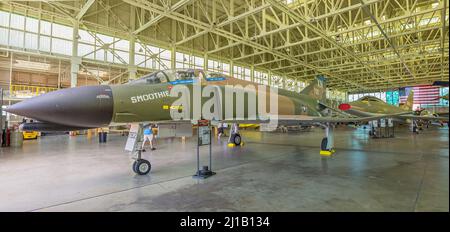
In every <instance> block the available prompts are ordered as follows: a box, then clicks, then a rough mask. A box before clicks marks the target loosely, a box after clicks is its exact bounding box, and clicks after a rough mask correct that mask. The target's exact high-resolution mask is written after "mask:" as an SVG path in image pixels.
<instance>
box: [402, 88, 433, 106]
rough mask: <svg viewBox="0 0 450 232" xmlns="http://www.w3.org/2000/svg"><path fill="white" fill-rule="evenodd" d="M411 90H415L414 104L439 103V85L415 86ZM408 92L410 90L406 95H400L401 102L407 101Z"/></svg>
mask: <svg viewBox="0 0 450 232" xmlns="http://www.w3.org/2000/svg"><path fill="white" fill-rule="evenodd" d="M411 90H412V91H414V104H439V86H432V85H422V86H414V87H412V89H411ZM411 90H410V91H411ZM408 94H409V91H408V93H407V94H406V95H405V96H400V103H405V102H406V99H407V98H408Z"/></svg>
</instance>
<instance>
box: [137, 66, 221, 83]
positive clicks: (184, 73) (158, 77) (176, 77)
mask: <svg viewBox="0 0 450 232" xmlns="http://www.w3.org/2000/svg"><path fill="white" fill-rule="evenodd" d="M218 77H220V78H222V79H225V78H224V75H223V74H221V73H216V72H211V73H207V74H205V72H203V70H200V69H168V70H161V71H156V72H153V73H150V74H148V75H145V76H143V77H141V78H140V79H137V80H134V81H131V82H129V84H132V85H139V84H159V83H167V82H169V83H174V84H177V83H192V81H193V80H200V79H205V80H207V81H209V80H211V78H213V79H214V78H216V79H217V78H218ZM216 79H214V80H216ZM222 79H221V80H222Z"/></svg>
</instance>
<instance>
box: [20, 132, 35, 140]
mask: <svg viewBox="0 0 450 232" xmlns="http://www.w3.org/2000/svg"><path fill="white" fill-rule="evenodd" d="M22 134H23V139H37V137H38V135H39V132H37V131H24V132H22Z"/></svg>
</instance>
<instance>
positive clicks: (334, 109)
mask: <svg viewBox="0 0 450 232" xmlns="http://www.w3.org/2000/svg"><path fill="white" fill-rule="evenodd" d="M318 104H319V105H320V106H321V107H323V108H327V109H329V110H331V111H333V112H335V113H338V114H340V115H343V116H349V117H352V116H353V115H351V114H349V113H345V111H342V110H339V109H336V108H333V107H331V106H328V105H326V104H324V103H321V102H319V103H318Z"/></svg>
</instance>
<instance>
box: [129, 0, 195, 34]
mask: <svg viewBox="0 0 450 232" xmlns="http://www.w3.org/2000/svg"><path fill="white" fill-rule="evenodd" d="M192 1H195V0H180V1H178V2H176V3H175V4H173V5H172V6H170V7H169V9H167V11H168V12H174V11H178V10H179V9H181V8H183V7H185V6H186V5H187V4H189V3H190V2H192ZM163 18H164V16H163V15H161V14H160V15H157V16H155V17H154V18H152V19H150V21H148V22H147V23H145V24H144V25H142V26H140V27H139V28H138V29H136V30H135V31H133V34H135V35H137V34H139V33H141V32H142V31H144V30H145V29H147V28H149V27H151V26H153V25H155V24H156V23H158V22H159V21H160V20H161V19H163Z"/></svg>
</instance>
